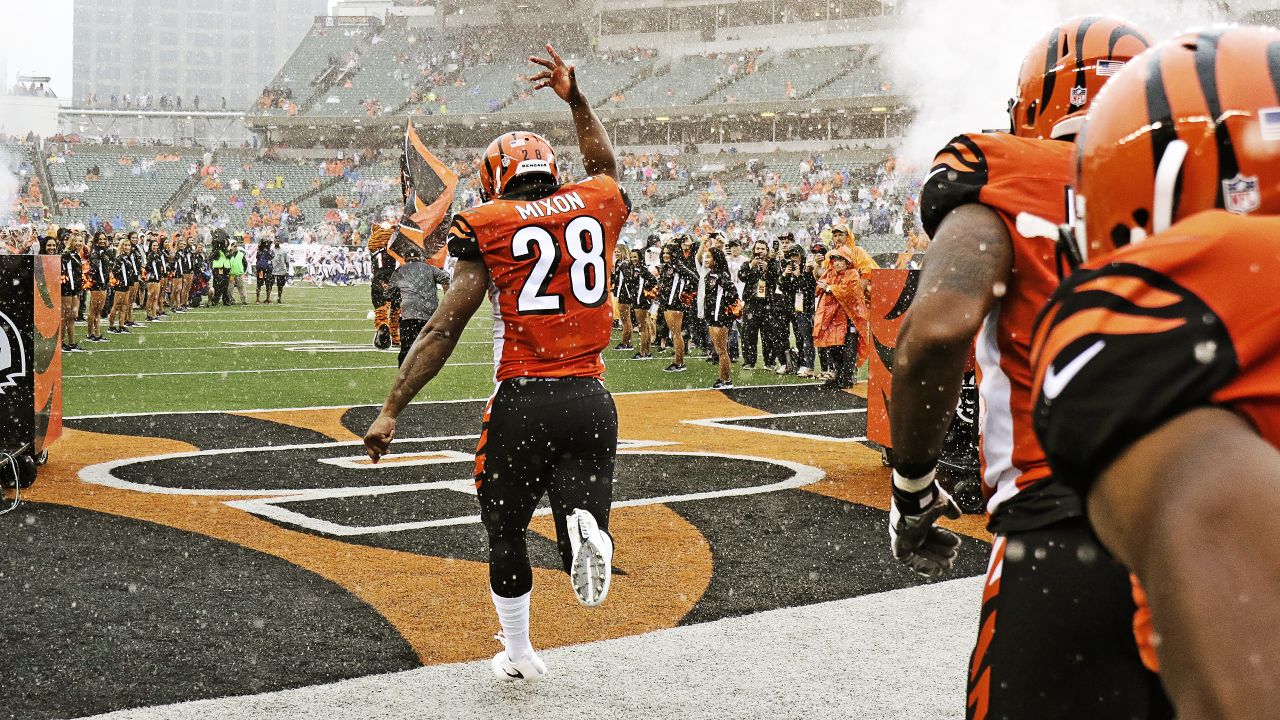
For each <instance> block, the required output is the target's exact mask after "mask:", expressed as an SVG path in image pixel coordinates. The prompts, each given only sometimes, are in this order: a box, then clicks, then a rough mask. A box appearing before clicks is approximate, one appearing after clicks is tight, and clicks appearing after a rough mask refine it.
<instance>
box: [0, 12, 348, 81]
mask: <svg viewBox="0 0 1280 720" xmlns="http://www.w3.org/2000/svg"><path fill="white" fill-rule="evenodd" d="M256 1H257V2H274V1H275V0H256ZM337 3H338V0H329V7H333V6H334V5H336V4H337ZM72 4H73V0H0V59H3V60H4V61H5V62H0V65H4V66H5V67H7V69H8V77H5V78H4V86H5V87H6V88H7V87H9V86H10V85H12V84H13V79H14V78H15V77H16V76H17V75H18V73H23V74H28V75H48V76H50V77H52V78H53V91H54V92H55V93H57V95H58V97H60V98H70V97H71V35H72V33H71V30H72V25H71V23H72V13H71V6H72Z"/></svg>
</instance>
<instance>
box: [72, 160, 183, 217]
mask: <svg viewBox="0 0 1280 720" xmlns="http://www.w3.org/2000/svg"><path fill="white" fill-rule="evenodd" d="M50 157H51V158H52V161H51V162H49V163H48V168H49V175H50V177H51V178H52V180H53V183H54V186H55V187H57V186H61V185H64V184H71V185H75V184H78V183H84V184H85V185H87V186H88V187H87V190H86V191H85V192H83V193H74V194H67V195H65V197H69V198H80V199H81V200H83V201H84V202H85V205H84V206H82V207H79V208H64V209H63V211H62V214H61V218H60V219H61V221H62V222H63V223H68V222H83V221H84V220H85V219H86V218H88V217H89V216H90V215H91V214H93V213H95V212H96V213H97V214H98V216H99V217H101V218H103V219H110V218H111V217H112V216H114V215H115V214H116V213H117V212H119V213H120V215H121V217H123V218H124V219H125V220H126V221H127V222H130V223H132V221H135V220H136V221H138V222H139V224H141V222H142V221H143V220H145V219H146V218H148V217H149V216H150V215H151V213H152V212H153V211H155V210H158V209H160V208H161V206H163V205H164V203H165V201H166V200H168V199H169V198H170V196H172V195H173V193H174V191H176V190H177V189H178V187H179V186H180V185H181V184H182V183H183V181H185V180H186V179H187V177H188V173H189V170H190V167H191V164H192V163H196V164H198V163H199V162H200V151H199V149H198V148H196V149H192V148H157V147H137V148H121V147H116V146H94V145H79V146H76V148H75V151H74V152H71V153H58V154H51V156H50ZM157 157H170V158H171V157H176V158H177V159H176V160H174V159H168V160H157ZM94 166H96V167H97V168H98V169H99V170H100V171H101V174H100V176H99V179H97V180H88V179H86V175H87V173H88V172H89V170H90V168H92V167H94Z"/></svg>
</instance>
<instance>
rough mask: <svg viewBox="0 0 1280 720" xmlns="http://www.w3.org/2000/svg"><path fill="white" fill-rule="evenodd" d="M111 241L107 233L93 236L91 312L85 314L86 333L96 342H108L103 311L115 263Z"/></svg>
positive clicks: (90, 288) (90, 255) (89, 283)
mask: <svg viewBox="0 0 1280 720" xmlns="http://www.w3.org/2000/svg"><path fill="white" fill-rule="evenodd" d="M110 242H111V241H110V240H109V239H108V238H107V234H106V233H104V232H99V233H97V234H96V235H94V236H93V249H92V250H91V251H90V252H89V278H88V283H87V284H88V285H89V312H88V313H86V314H85V324H86V325H87V327H86V328H85V334H86V335H87V336H88V338H89V339H90V340H92V341H94V342H108V341H107V339H106V338H104V337H102V311H103V308H105V307H106V305H107V290H109V289H111V266H112V265H113V264H114V263H115V257H114V256H113V254H112V252H111V244H110Z"/></svg>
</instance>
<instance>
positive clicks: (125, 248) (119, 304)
mask: <svg viewBox="0 0 1280 720" xmlns="http://www.w3.org/2000/svg"><path fill="white" fill-rule="evenodd" d="M111 269H112V277H111V284H112V286H113V287H114V288H115V291H116V292H115V298H114V299H113V300H112V301H111V314H110V315H108V316H107V332H110V333H115V334H117V335H119V334H121V333H126V334H127V333H128V332H129V328H127V327H125V324H124V318H125V310H126V309H127V307H126V306H127V305H128V304H129V292H130V291H131V290H132V289H133V286H135V285H137V284H138V275H137V271H136V270H135V269H134V266H133V245H132V243H130V242H129V238H128V236H125V237H124V238H122V239H121V240H120V244H119V245H117V246H116V259H115V263H114V264H113V265H112V268H111Z"/></svg>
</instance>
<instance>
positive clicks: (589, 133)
mask: <svg viewBox="0 0 1280 720" xmlns="http://www.w3.org/2000/svg"><path fill="white" fill-rule="evenodd" d="M569 109H570V111H571V112H572V113H573V126H574V128H575V129H576V130H577V132H578V150H579V151H581V152H582V167H583V168H584V169H585V170H586V171H587V175H608V176H609V177H611V178H613V179H614V181H617V179H618V158H617V156H616V155H615V154H614V152H613V143H612V142H610V141H609V133H608V132H606V131H605V129H604V124H603V123H601V122H600V118H599V117H597V116H596V111H595V110H592V109H591V103H590V102H589V101H588V100H587V98H586V96H585V95H582V94H581V93H579V95H578V97H576V98H574V99H573V100H571V101H570V102H569Z"/></svg>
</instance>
